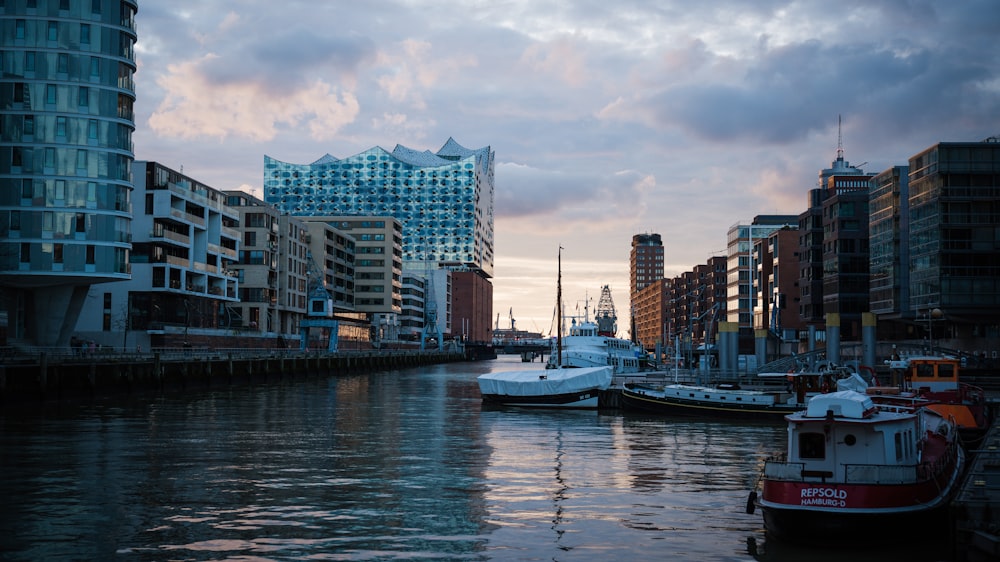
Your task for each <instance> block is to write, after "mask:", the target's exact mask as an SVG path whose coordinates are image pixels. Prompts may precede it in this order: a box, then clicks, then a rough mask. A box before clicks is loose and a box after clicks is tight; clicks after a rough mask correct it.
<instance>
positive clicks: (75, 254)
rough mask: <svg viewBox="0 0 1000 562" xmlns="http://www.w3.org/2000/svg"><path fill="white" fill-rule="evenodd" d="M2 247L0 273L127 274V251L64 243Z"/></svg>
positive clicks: (14, 244) (13, 244) (22, 243)
mask: <svg viewBox="0 0 1000 562" xmlns="http://www.w3.org/2000/svg"><path fill="white" fill-rule="evenodd" d="M5 246H6V248H3V249H0V269H2V270H10V271H17V270H20V271H41V272H49V271H60V272H81V273H104V274H129V273H131V268H130V266H129V250H128V249H127V248H122V247H117V246H103V245H96V244H73V243H64V242H42V243H37V242H21V243H10V244H6V245H5ZM15 262H16V263H15Z"/></svg>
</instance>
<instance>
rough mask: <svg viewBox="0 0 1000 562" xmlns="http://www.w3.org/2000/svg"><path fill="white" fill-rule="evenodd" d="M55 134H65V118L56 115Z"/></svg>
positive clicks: (59, 135) (63, 135)
mask: <svg viewBox="0 0 1000 562" xmlns="http://www.w3.org/2000/svg"><path fill="white" fill-rule="evenodd" d="M56 136H57V137H65V136H66V118H65V117H56Z"/></svg>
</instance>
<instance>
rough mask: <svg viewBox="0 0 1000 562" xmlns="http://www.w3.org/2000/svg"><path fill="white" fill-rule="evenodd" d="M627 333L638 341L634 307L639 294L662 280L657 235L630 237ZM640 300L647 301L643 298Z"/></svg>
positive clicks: (661, 259)
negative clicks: (629, 311)
mask: <svg viewBox="0 0 1000 562" xmlns="http://www.w3.org/2000/svg"><path fill="white" fill-rule="evenodd" d="M628 261H629V309H630V310H631V313H630V314H629V316H630V319H629V332H630V333H631V334H632V336H631V337H632V341H635V342H639V341H642V340H640V339H638V332H639V327H638V326H637V325H636V322H637V319H636V316H635V315H636V312H635V311H636V307H637V306H639V300H640V297H639V293H640V292H641V291H642V290H643V289H644V288H646V287H647V286H648V285H651V284H653V283H655V282H657V281H659V280H660V279H663V263H664V262H663V238H661V237H660V235H659V234H650V233H645V234H636V235H634V236H632V250H631V251H630V252H629V260H628ZM642 300H644V301H646V300H648V295H647V297H644V298H643V299H642Z"/></svg>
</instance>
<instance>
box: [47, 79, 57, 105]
mask: <svg viewBox="0 0 1000 562" xmlns="http://www.w3.org/2000/svg"><path fill="white" fill-rule="evenodd" d="M58 91H59V90H58V88H56V85H55V84H46V85H45V103H46V104H48V105H55V104H56V100H58V97H57V92H58Z"/></svg>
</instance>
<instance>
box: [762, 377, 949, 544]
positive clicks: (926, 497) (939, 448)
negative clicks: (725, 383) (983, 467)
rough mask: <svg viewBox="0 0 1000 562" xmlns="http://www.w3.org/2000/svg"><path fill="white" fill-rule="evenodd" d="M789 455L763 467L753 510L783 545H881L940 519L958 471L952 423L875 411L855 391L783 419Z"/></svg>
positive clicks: (918, 412)
mask: <svg viewBox="0 0 1000 562" xmlns="http://www.w3.org/2000/svg"><path fill="white" fill-rule="evenodd" d="M785 419H786V420H787V421H788V449H787V451H786V453H785V454H784V455H783V456H782V457H781V458H776V459H770V460H768V461H766V463H765V466H764V470H763V472H762V474H761V476H760V480H759V483H760V495H759V497H758V494H757V489H756V487H755V489H754V491H752V492H751V493H750V498H749V500H748V501H747V512H748V513H753V511H754V509H755V508H758V507H759V508H760V509H761V511H762V513H763V517H764V526H765V528H766V529H767V532H768V533H769V534H770V535H772V536H774V537H776V538H778V539H780V540H786V541H791V542H806V543H810V544H822V543H833V542H842V541H843V540H844V538H845V537H849V538H850V540H852V541H854V540H866V539H869V540H871V539H877V540H884V539H885V537H888V536H892V533H893V532H894V531H896V530H898V531H900V532H904V531H908V532H912V530H913V529H915V528H921V527H914V526H913V525H915V524H918V523H922V522H925V520H926V519H932V518H934V517H942V516H945V515H946V514H947V513H946V511H945V509H943V508H945V507H946V506H947V505H948V502H949V500H950V499H951V497H952V496H953V495H954V494H955V493H956V492H957V490H958V487H959V481H960V476H961V474H962V470H963V466H964V463H965V460H964V454H963V450H962V446H961V440H960V438H959V437H958V431H957V427H956V425H955V424H954V423H953V421H951V420H949V419H946V418H945V417H943V416H941V415H940V414H939V413H937V412H935V411H933V410H931V409H930V408H926V407H920V408H908V407H901V406H900V407H897V406H892V405H889V404H881V405H876V403H875V402H873V401H872V399H871V397H870V396H867V395H865V394H861V393H858V392H854V391H841V392H833V393H830V394H822V395H819V396H815V397H813V398H812V399H811V400H810V401H809V405H808V407H807V409H806V410H804V411H800V412H797V413H794V414H789V415H788V416H785Z"/></svg>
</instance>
